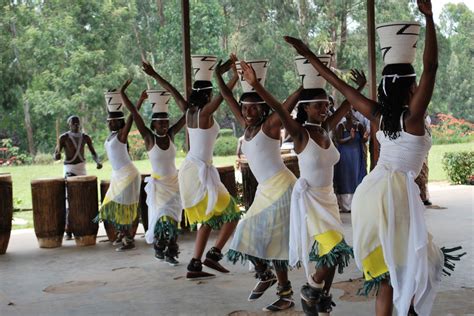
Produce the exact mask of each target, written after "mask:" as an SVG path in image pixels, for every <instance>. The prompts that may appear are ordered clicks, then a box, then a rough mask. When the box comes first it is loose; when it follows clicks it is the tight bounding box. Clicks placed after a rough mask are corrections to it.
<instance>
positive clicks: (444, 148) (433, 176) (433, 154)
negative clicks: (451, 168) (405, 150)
mask: <svg viewBox="0 0 474 316" xmlns="http://www.w3.org/2000/svg"><path fill="white" fill-rule="evenodd" d="M453 151H474V142H472V143H466V144H443V145H433V147H431V150H430V153H429V156H428V167H429V168H430V171H429V181H448V176H447V175H446V171H444V170H443V164H442V162H441V161H442V159H443V155H444V153H446V152H453Z"/></svg>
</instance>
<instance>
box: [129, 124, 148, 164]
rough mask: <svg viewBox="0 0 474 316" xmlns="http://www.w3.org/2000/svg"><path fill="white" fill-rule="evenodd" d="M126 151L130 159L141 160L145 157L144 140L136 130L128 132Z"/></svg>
mask: <svg viewBox="0 0 474 316" xmlns="http://www.w3.org/2000/svg"><path fill="white" fill-rule="evenodd" d="M128 152H129V153H130V157H131V158H132V160H142V159H146V158H147V153H146V147H145V141H144V140H143V138H142V135H140V133H139V132H138V131H137V130H135V131H133V132H130V134H128Z"/></svg>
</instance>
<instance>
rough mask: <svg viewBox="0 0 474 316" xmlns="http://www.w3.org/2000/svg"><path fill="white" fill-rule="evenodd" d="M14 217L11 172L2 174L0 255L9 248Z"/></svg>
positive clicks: (0, 184) (0, 182)
mask: <svg viewBox="0 0 474 316" xmlns="http://www.w3.org/2000/svg"><path fill="white" fill-rule="evenodd" d="M12 217H13V190H12V177H11V176H10V174H9V173H3V174H0V255H3V254H4V253H5V252H6V251H7V248H8V242H9V241H10V233H11V230H12Z"/></svg>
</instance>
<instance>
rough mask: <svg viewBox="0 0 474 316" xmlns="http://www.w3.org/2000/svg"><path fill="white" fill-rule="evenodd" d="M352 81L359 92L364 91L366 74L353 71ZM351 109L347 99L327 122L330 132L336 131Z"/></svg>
mask: <svg viewBox="0 0 474 316" xmlns="http://www.w3.org/2000/svg"><path fill="white" fill-rule="evenodd" d="M351 80H352V81H353V82H354V83H356V84H357V91H359V92H360V91H362V90H363V89H364V87H365V85H366V84H367V79H366V78H365V74H364V72H363V71H359V70H357V69H351ZM350 109H351V106H350V103H349V101H347V99H346V100H344V101H343V102H342V104H341V106H340V107H339V108H338V109H337V110H336V112H334V114H333V115H331V116H330V117H329V118H328V119H327V120H326V124H325V125H326V129H327V130H329V131H332V130H334V129H335V128H336V127H337V124H338V123H339V122H340V121H341V120H342V118H343V117H344V116H345V115H346V113H347V111H349V110H350Z"/></svg>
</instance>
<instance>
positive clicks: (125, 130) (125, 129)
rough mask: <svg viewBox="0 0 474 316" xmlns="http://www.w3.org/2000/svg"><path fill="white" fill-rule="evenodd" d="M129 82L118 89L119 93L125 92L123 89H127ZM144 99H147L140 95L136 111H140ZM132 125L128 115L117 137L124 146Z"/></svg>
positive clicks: (145, 96) (130, 115)
mask: <svg viewBox="0 0 474 316" xmlns="http://www.w3.org/2000/svg"><path fill="white" fill-rule="evenodd" d="M130 82H131V80H130ZM130 82H128V80H127V82H125V84H124V85H123V86H122V87H121V88H120V92H121V93H122V90H124V91H125V89H127V86H128V85H129V84H130ZM146 98H147V95H146V93H145V94H141V95H140V98H139V99H138V101H137V104H136V105H135V107H136V109H137V111H139V110H140V108H141V106H142V104H143V101H145V99H146ZM124 102H125V101H124ZM132 124H133V115H132V114H129V115H128V117H127V121H126V122H125V126H124V127H123V128H122V129H121V130H120V133H119V134H118V135H117V138H118V140H119V141H120V142H121V143H124V144H125V143H127V138H128V133H130V129H131V128H132Z"/></svg>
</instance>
